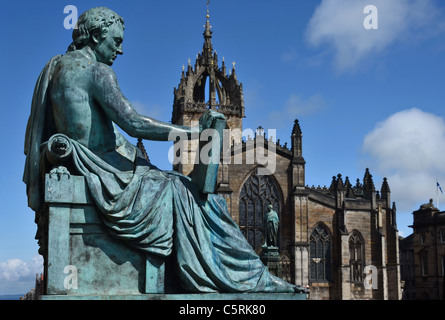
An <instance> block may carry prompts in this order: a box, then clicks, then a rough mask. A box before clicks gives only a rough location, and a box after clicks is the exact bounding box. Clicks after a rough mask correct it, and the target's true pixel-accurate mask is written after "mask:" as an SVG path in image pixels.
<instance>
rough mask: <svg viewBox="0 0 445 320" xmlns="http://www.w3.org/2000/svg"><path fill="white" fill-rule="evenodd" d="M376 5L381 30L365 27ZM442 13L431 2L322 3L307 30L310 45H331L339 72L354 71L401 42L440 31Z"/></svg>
mask: <svg viewBox="0 0 445 320" xmlns="http://www.w3.org/2000/svg"><path fill="white" fill-rule="evenodd" d="M368 4H373V5H374V6H375V7H376V8H377V10H378V29H377V30H373V29H371V30H367V29H365V28H364V26H363V21H364V19H365V18H366V17H367V16H368V13H364V12H363V9H364V8H365V6H366V5H368ZM437 16H438V9H437V8H436V7H435V6H434V5H433V2H432V1H431V0H397V1H388V0H373V1H368V0H322V2H321V4H320V5H319V6H318V7H317V9H316V10H315V12H314V14H313V16H312V18H311V20H310V21H309V24H308V27H307V38H308V41H309V43H310V44H312V45H314V46H320V45H322V44H327V45H328V46H329V47H330V48H331V49H333V51H334V55H335V58H334V60H335V66H336V67H337V69H338V70H339V71H345V70H350V69H352V68H354V67H355V66H357V64H359V63H361V62H363V61H364V59H366V58H368V57H370V56H372V55H373V54H377V53H379V52H381V51H383V50H384V49H386V48H387V47H388V46H390V45H391V44H393V43H394V42H396V41H397V40H399V39H404V40H406V39H407V37H409V39H412V37H413V36H418V34H420V33H419V31H420V29H422V36H426V35H425V33H426V28H423V27H425V26H427V24H429V26H428V27H429V29H428V32H431V31H432V30H434V28H435V27H437V24H438V23H439V22H437V19H436V17H437Z"/></svg>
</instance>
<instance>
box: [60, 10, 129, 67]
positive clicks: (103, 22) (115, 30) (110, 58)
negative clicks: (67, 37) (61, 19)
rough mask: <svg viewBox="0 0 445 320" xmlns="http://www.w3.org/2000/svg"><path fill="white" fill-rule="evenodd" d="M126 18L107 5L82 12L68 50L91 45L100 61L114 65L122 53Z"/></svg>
mask: <svg viewBox="0 0 445 320" xmlns="http://www.w3.org/2000/svg"><path fill="white" fill-rule="evenodd" d="M124 29H125V27H124V19H122V17H120V16H119V15H118V14H117V13H115V12H113V11H112V10H110V9H108V8H105V7H97V8H92V9H90V10H88V11H85V12H84V13H82V14H81V15H80V17H79V19H78V20H77V25H76V28H74V30H73V42H72V43H71V45H70V46H69V47H68V51H74V50H79V49H82V48H84V47H85V46H89V47H90V48H91V49H92V50H93V52H94V53H95V55H96V59H97V61H99V62H103V63H105V64H107V65H110V66H111V65H112V64H113V62H114V60H115V59H116V57H117V55H118V54H122V53H123V51H122V42H123V40H124Z"/></svg>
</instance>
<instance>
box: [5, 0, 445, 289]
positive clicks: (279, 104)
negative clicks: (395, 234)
mask: <svg viewBox="0 0 445 320" xmlns="http://www.w3.org/2000/svg"><path fill="white" fill-rule="evenodd" d="M367 4H373V5H375V6H376V8H377V9H378V29H371V30H367V29H365V28H364V26H363V20H364V19H365V18H366V16H367V14H365V13H363V9H364V7H365V6H366V5H367ZM67 5H74V6H76V8H77V9H78V13H79V14H81V13H82V12H84V11H85V10H87V9H89V8H91V7H94V6H100V5H105V6H107V7H109V8H111V9H112V10H114V11H116V12H117V13H119V14H120V15H121V16H122V17H123V18H124V19H125V25H126V31H125V40H124V43H123V49H124V55H123V56H119V57H118V59H117V60H116V61H115V64H114V65H113V69H114V70H115V72H116V74H117V77H118V79H119V83H120V86H121V89H122V91H123V93H124V95H125V96H126V97H127V98H128V99H129V100H130V101H131V102H133V104H134V106H135V107H136V108H137V109H138V111H139V112H141V113H144V114H147V115H151V116H153V117H156V118H158V119H160V120H164V121H170V119H171V111H172V102H173V87H175V86H177V85H178V83H179V79H180V75H181V71H182V66H183V65H185V66H187V63H188V62H187V61H188V59H189V58H190V59H191V60H192V64H193V63H194V60H195V57H196V54H197V53H198V52H200V51H201V49H202V44H203V36H202V33H203V31H204V28H203V25H204V23H205V10H206V1H202V0H199V1H198V0H193V1H179V0H171V1H137V0H128V1H121V0H114V1H112V0H109V1H95V0H89V1H71V0H70V1H60V0H57V1H49V0H42V1H38V2H37V1H2V2H1V4H0V23H1V28H0V35H1V38H2V39H3V40H4V44H3V48H2V50H1V51H0V70H1V76H0V88H1V89H0V90H1V96H2V110H3V116H2V117H0V130H1V136H2V139H1V150H2V157H1V160H0V161H1V164H2V168H3V172H2V182H3V183H1V184H0V188H1V190H0V197H1V200H0V201H1V203H2V206H1V209H0V294H14V293H24V292H26V291H28V290H29V289H30V288H31V287H32V286H33V284H34V279H35V273H36V272H39V271H40V270H41V267H40V263H41V260H40V258H39V256H37V250H38V247H37V242H36V240H35V239H34V235H35V231H36V226H35V223H34V213H33V212H32V211H31V209H29V208H28V207H27V198H26V192H25V185H24V183H23V182H22V174H23V166H24V160H25V157H24V154H23V141H24V135H25V128H26V122H27V119H28V116H29V112H30V104H31V98H32V94H33V90H34V85H35V81H36V79H37V77H38V75H39V73H40V71H41V69H42V68H43V66H44V65H45V63H46V62H47V61H48V60H49V59H50V58H51V57H52V56H54V55H57V54H63V53H65V51H66V48H67V47H68V45H69V44H70V42H71V32H72V30H67V29H65V28H64V19H65V18H66V16H67V14H64V12H63V10H64V7H65V6H67ZM444 10H445V4H444V2H443V1H434V0H394V1H384V0H367V1H361V0H328V1H326V0H323V1H322V0H317V1H315V0H314V1H292V0H277V1H269V0H255V1H253V0H241V1H240V0H224V1H222V0H212V1H211V3H210V22H211V25H212V26H213V29H212V30H213V39H212V42H213V47H214V49H215V50H216V51H217V52H218V57H219V59H220V61H221V60H222V57H224V58H225V61H226V65H227V66H231V63H232V61H235V62H236V72H237V75H238V80H239V81H241V82H242V83H243V87H244V100H245V108H246V119H245V120H244V128H252V129H255V128H257V127H258V126H260V125H261V126H262V127H264V128H266V129H268V128H270V129H276V130H277V136H278V138H279V139H280V140H281V143H284V142H288V144H289V145H290V139H289V138H290V133H291V129H292V125H293V121H294V119H295V118H298V119H299V121H300V125H301V128H302V131H303V155H304V157H305V160H306V162H307V164H306V183H307V184H308V185H310V186H311V185H315V186H317V185H328V186H329V184H330V182H331V179H332V176H333V175H337V174H338V173H341V174H342V175H343V177H345V176H349V178H350V180H351V181H355V180H356V179H357V178H360V179H362V178H363V175H364V172H365V168H367V167H369V168H370V171H371V173H372V174H373V176H374V183H375V185H376V188H378V189H380V186H381V183H382V179H383V177H387V178H388V181H389V184H390V188H391V192H392V194H391V195H392V200H393V201H396V205H397V209H398V211H397V220H398V227H399V230H400V232H401V233H402V235H404V236H407V235H409V234H410V233H411V229H410V228H408V227H407V226H408V225H409V224H411V222H412V214H411V212H412V211H413V210H416V209H417V208H418V207H419V205H421V204H422V203H426V202H428V199H429V198H433V199H434V200H436V187H435V185H436V179H438V181H439V182H441V183H442V185H443V186H444V187H445V165H444V164H445V153H444V150H445V120H444V119H445V108H444V106H445V90H444V87H445V63H444V62H443V61H444V59H445V24H444V23H443V22H442V21H441V19H440V18H441V17H443V13H444ZM145 147H146V148H147V150H148V153H149V156H150V158H151V160H152V162H153V163H155V164H156V165H158V166H159V167H161V168H164V169H170V168H171V165H170V163H169V162H168V158H167V153H168V149H169V148H170V144H169V143H159V142H156V143H154V142H145ZM439 203H443V204H444V205H445V197H443V196H442V195H441V194H439ZM440 207H442V205H441V206H440Z"/></svg>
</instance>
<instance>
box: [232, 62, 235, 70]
mask: <svg viewBox="0 0 445 320" xmlns="http://www.w3.org/2000/svg"><path fill="white" fill-rule="evenodd" d="M232 66H233V69H235V61H233V62H232Z"/></svg>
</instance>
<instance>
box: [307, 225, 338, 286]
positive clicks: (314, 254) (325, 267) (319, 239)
mask: <svg viewBox="0 0 445 320" xmlns="http://www.w3.org/2000/svg"><path fill="white" fill-rule="evenodd" d="M331 243H332V238H331V235H330V233H329V230H328V228H327V227H326V226H325V225H324V224H322V223H318V224H317V225H316V226H315V228H314V230H313V231H312V233H311V237H310V241H309V255H310V260H309V261H310V262H309V263H310V280H311V281H330V280H331Z"/></svg>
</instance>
